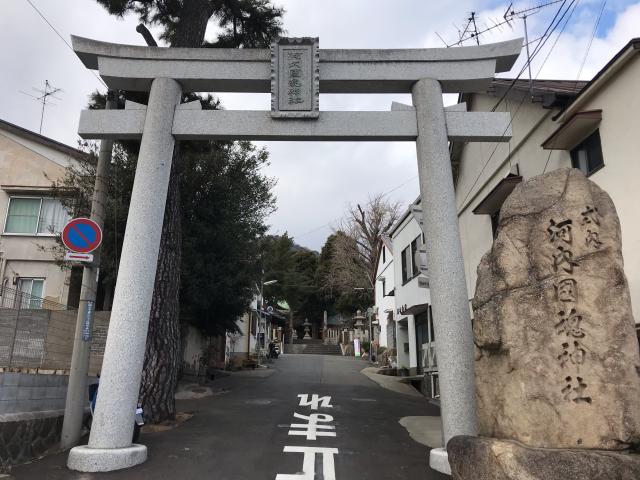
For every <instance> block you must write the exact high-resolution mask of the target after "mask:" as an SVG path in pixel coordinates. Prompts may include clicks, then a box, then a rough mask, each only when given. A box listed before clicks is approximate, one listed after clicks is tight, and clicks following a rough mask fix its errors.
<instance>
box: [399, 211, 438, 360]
mask: <svg viewBox="0 0 640 480" xmlns="http://www.w3.org/2000/svg"><path fill="white" fill-rule="evenodd" d="M421 234H422V228H421V226H420V224H418V221H417V220H416V219H415V217H414V216H413V214H409V215H408V216H407V217H406V218H405V219H404V220H403V221H402V223H401V224H400V225H399V226H398V227H397V228H396V229H395V230H394V232H393V234H392V236H391V241H392V243H393V259H394V261H393V270H394V277H395V280H396V283H395V296H394V298H395V318H396V324H397V328H396V332H397V343H398V344H397V349H398V365H399V366H405V367H408V368H409V369H411V370H412V371H415V369H417V367H418V352H417V346H416V328H415V319H414V316H413V315H407V314H401V313H399V312H400V311H403V310H405V309H407V308H411V307H412V306H415V305H424V304H427V303H431V297H430V295H429V289H428V288H420V287H419V286H418V277H417V276H416V277H414V278H412V279H411V280H409V281H408V282H407V283H405V284H404V285H403V284H402V251H403V250H404V249H405V248H407V246H409V245H411V242H412V241H413V240H414V239H415V238H416V237H418V236H420V235H421ZM405 324H406V326H405ZM404 343H408V344H409V352H408V353H405V352H404Z"/></svg>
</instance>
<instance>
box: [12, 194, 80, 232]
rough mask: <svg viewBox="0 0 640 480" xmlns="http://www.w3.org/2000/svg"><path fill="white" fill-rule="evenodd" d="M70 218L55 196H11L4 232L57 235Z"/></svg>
mask: <svg viewBox="0 0 640 480" xmlns="http://www.w3.org/2000/svg"><path fill="white" fill-rule="evenodd" d="M70 218H71V217H70V216H69V214H68V213H67V211H66V210H65V208H64V207H63V206H62V204H61V203H60V201H59V200H57V199H55V198H39V197H11V198H10V199H9V209H8V210H7V219H6V222H5V225H4V233H13V234H23V235H55V234H58V233H60V232H61V231H62V228H63V227H64V226H65V224H66V223H67V222H68V221H69V219H70Z"/></svg>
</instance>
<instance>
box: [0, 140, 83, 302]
mask: <svg viewBox="0 0 640 480" xmlns="http://www.w3.org/2000/svg"><path fill="white" fill-rule="evenodd" d="M71 161H72V160H71V159H70V157H69V156H68V155H66V154H63V153H61V152H58V151H57V150H54V149H52V148H48V147H46V146H44V145H41V144H39V143H37V142H33V141H31V140H27V139H25V138H22V137H20V136H18V135H15V134H12V133H10V132H7V131H5V130H2V129H0V184H1V185H2V186H3V187H6V186H24V187H32V188H35V189H37V190H41V189H45V190H46V189H48V188H51V182H52V181H53V180H58V179H60V178H62V176H63V175H64V173H65V168H64V167H65V166H66V165H68V164H69V162H71ZM16 195H22V194H16ZM25 195H26V196H31V194H25ZM10 196H11V195H10V194H9V193H8V192H7V191H5V190H3V189H0V222H1V224H0V235H1V237H0V252H2V257H3V258H4V259H5V262H6V263H5V268H4V277H3V278H2V279H0V281H5V282H6V285H7V286H8V287H10V288H15V285H13V278H14V277H17V276H19V277H35V278H44V279H45V282H44V292H43V297H44V298H45V299H47V300H51V301H54V302H58V303H64V304H66V303H67V296H68V287H69V285H68V283H69V270H62V269H61V268H60V267H59V266H58V265H56V263H55V262H54V257H53V255H52V254H51V253H50V250H51V249H52V248H55V247H56V245H57V242H56V239H55V238H54V237H52V236H47V235H38V236H35V235H6V234H4V226H5V225H4V224H5V220H6V215H7V209H8V207H9V198H10ZM32 196H36V197H38V196H47V194H46V193H34V194H33V195H32ZM41 247H42V248H41Z"/></svg>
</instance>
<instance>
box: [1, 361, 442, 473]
mask: <svg viewBox="0 0 640 480" xmlns="http://www.w3.org/2000/svg"><path fill="white" fill-rule="evenodd" d="M272 366H273V370H274V372H273V373H272V374H271V375H270V376H260V375H251V374H249V375H242V374H240V375H232V376H230V377H225V378H222V379H220V380H216V381H215V382H214V385H215V386H221V387H224V388H226V389H228V390H229V391H228V393H225V394H222V395H217V396H213V397H206V398H201V399H198V400H182V401H179V402H178V410H179V411H189V412H193V413H194V416H193V418H191V419H190V420H188V421H187V422H185V423H183V424H182V425H180V426H178V427H177V428H175V429H173V430H171V431H167V432H159V433H143V434H142V435H141V437H140V443H142V444H144V445H146V446H147V447H148V449H149V459H148V460H147V462H146V463H144V464H143V465H139V466H137V467H134V468H132V469H129V470H126V471H120V472H112V473H104V474H86V473H84V474H81V473H77V472H71V471H69V470H67V469H66V467H65V462H66V454H65V453H61V454H58V455H52V456H49V457H46V458H44V459H41V460H38V461H35V462H33V463H31V464H29V465H25V466H21V467H17V468H15V469H14V470H13V472H12V474H11V475H12V477H13V478H16V479H38V480H40V479H55V480H58V479H60V480H61V479H82V480H88V479H95V478H99V479H105V480H106V479H109V480H110V479H143V480H146V479H149V480H151V479H153V480H158V479H180V480H188V479H216V480H243V479H247V480H248V479H251V480H257V479H268V480H274V479H276V476H278V480H293V479H296V478H297V479H301V480H304V479H318V480H320V479H322V480H332V478H335V479H336V480H346V479H349V480H360V479H384V480H386V479H421V480H424V479H427V480H431V479H433V480H435V479H447V478H450V477H447V476H444V475H441V474H439V473H437V472H435V471H433V470H431V469H430V468H429V466H428V454H429V449H428V448H427V447H425V446H424V445H421V444H419V443H417V442H415V441H414V440H412V439H411V438H410V437H409V434H408V433H407V431H406V430H405V429H404V428H403V427H402V426H401V425H400V424H399V423H398V421H399V420H400V418H402V417H405V416H416V415H428V416H435V415H438V414H439V413H438V408H437V407H436V406H434V405H431V404H429V403H427V402H426V401H425V400H424V399H422V398H419V397H410V396H406V395H402V394H398V393H395V392H391V391H388V390H385V389H383V388H381V387H379V386H378V385H377V384H375V383H374V382H372V381H371V380H369V379H368V378H367V377H365V376H364V375H362V374H361V373H360V370H362V369H363V368H364V367H365V366H367V364H366V363H365V362H363V361H360V360H355V359H352V358H345V357H339V356H321V355H284V356H281V357H280V358H279V359H278V360H277V361H275V362H274V363H273V365H272ZM299 394H307V395H309V397H308V399H309V400H312V399H313V397H312V395H313V394H317V395H319V396H320V397H323V396H330V397H331V400H330V405H331V407H330V408H329V407H328V406H323V404H322V402H316V403H317V410H313V409H312V406H304V405H300V403H301V399H300V398H299V397H298V395H299ZM294 413H298V414H299V415H304V416H305V417H307V419H300V418H294V416H293V415H294ZM312 414H318V416H317V417H311V415H312ZM327 415H328V416H330V417H332V420H329V418H330V417H328V416H327ZM310 419H311V421H313V419H315V420H316V421H317V424H318V425H322V426H327V427H334V428H319V429H317V432H325V433H329V434H331V433H335V436H317V438H316V439H315V440H313V439H312V438H311V437H313V434H312V433H305V432H307V431H309V430H311V431H312V430H313V429H309V427H304V428H302V427H301V428H295V427H294V428H292V427H291V424H308V423H309V421H310ZM298 430H302V431H303V434H302V435H291V434H289V432H290V431H298ZM285 447H292V448H289V449H288V450H291V451H289V452H285V451H284V450H285ZM296 447H298V448H296ZM299 447H302V448H299ZM313 449H317V450H313ZM323 449H325V450H323ZM328 449H337V450H328ZM296 450H297V451H296ZM305 451H306V454H305V453H304V452H305ZM305 455H306V456H307V457H308V458H307V462H306V466H305V467H304V468H305V470H306V471H307V472H308V471H309V470H310V469H312V470H315V477H313V476H303V475H294V474H296V473H300V472H302V471H303V460H304V457H305ZM331 459H333V463H334V465H333V468H332V465H331ZM332 473H333V474H334V475H335V477H332ZM279 474H280V475H279Z"/></svg>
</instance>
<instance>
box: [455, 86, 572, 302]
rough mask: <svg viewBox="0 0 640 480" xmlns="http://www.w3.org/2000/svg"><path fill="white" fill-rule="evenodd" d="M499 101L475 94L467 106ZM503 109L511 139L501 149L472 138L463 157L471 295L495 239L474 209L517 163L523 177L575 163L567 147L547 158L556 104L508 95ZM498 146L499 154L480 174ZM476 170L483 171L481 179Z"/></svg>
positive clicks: (459, 188)
mask: <svg viewBox="0 0 640 480" xmlns="http://www.w3.org/2000/svg"><path fill="white" fill-rule="evenodd" d="M525 95H526V94H525ZM497 100H498V99H497V98H496V97H491V96H488V95H481V94H476V95H474V97H473V101H472V102H471V105H469V108H470V109H472V110H481V111H489V110H491V108H493V106H494V105H495V104H496V102H497ZM499 110H501V111H506V110H509V111H511V115H512V118H513V125H512V126H513V138H512V140H511V142H509V143H500V144H497V148H496V143H486V142H477V143H468V144H466V145H465V146H464V149H463V152H462V154H461V157H460V171H459V174H458V180H457V184H456V204H457V206H458V219H459V222H460V237H461V241H462V252H463V256H464V263H465V274H466V279H467V292H468V295H469V300H471V299H472V298H473V296H474V292H475V289H476V280H477V272H476V270H477V268H478V265H479V264H480V260H481V259H482V256H483V255H484V254H485V253H487V252H488V251H489V250H490V249H491V245H492V243H493V234H492V231H491V219H490V217H489V215H476V214H474V213H473V209H474V208H475V207H476V206H477V205H478V204H479V203H480V202H481V201H482V200H483V199H484V198H485V197H486V196H487V195H488V194H489V192H491V190H493V188H494V187H495V186H496V185H497V184H498V182H500V180H502V179H503V178H505V177H506V176H507V175H508V174H509V172H510V170H511V169H512V168H513V166H515V165H516V164H517V165H518V168H519V173H520V175H522V176H523V177H524V178H525V179H527V178H530V177H532V176H535V175H539V174H541V173H542V172H543V170H544V168H545V165H546V167H547V168H546V171H550V170H553V169H556V168H560V167H570V166H571V158H570V156H569V153H568V152H565V151H562V150H553V151H551V156H550V157H549V151H547V150H543V149H542V147H541V144H542V143H543V142H544V140H546V139H547V138H548V137H549V135H551V133H552V132H553V131H554V130H555V129H556V125H555V124H554V123H553V121H552V120H551V117H552V116H553V115H554V114H556V113H558V110H557V109H543V108H542V107H541V106H540V104H539V103H536V104H531V102H530V101H528V100H527V99H525V100H524V102H522V103H521V102H520V100H516V101H514V100H511V99H505V100H504V101H503V102H502V104H501V105H500V108H499ZM516 112H517V113H516ZM494 149H495V153H493V156H492V157H491V160H490V161H489V162H488V164H487V166H486V167H485V168H484V171H483V173H482V174H481V175H480V172H481V171H482V168H483V166H484V165H485V163H486V162H487V159H488V158H489V157H490V156H491V154H492V152H493V151H494ZM509 152H511V158H509ZM547 160H548V164H547ZM478 175H480V178H479V179H478ZM476 179H478V180H477V181H476ZM474 183H475V185H474Z"/></svg>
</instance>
